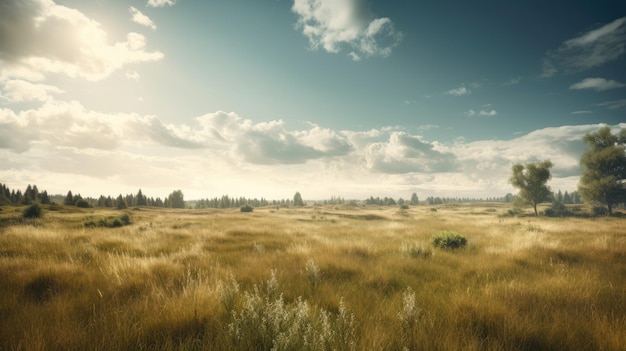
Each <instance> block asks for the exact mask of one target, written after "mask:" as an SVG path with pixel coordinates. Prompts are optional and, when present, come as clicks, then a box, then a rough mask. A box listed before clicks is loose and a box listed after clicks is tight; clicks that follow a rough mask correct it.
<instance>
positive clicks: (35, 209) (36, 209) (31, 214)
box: [22, 202, 43, 218]
mask: <svg viewBox="0 0 626 351" xmlns="http://www.w3.org/2000/svg"><path fill="white" fill-rule="evenodd" d="M22 217H24V218H41V217H43V208H42V207H41V205H40V204H39V203H37V202H35V203H33V204H32V205H30V206H28V207H26V209H24V212H23V213H22Z"/></svg>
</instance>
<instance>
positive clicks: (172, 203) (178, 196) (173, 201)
mask: <svg viewBox="0 0 626 351" xmlns="http://www.w3.org/2000/svg"><path fill="white" fill-rule="evenodd" d="M168 200H169V206H168V207H171V208H185V197H184V195H183V192H182V191H181V190H174V191H173V192H172V193H171V194H170V195H169V196H168Z"/></svg>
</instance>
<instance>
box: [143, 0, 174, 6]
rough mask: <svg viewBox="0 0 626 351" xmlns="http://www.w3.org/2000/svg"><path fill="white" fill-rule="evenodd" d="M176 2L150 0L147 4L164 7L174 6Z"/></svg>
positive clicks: (172, 0) (171, 0)
mask: <svg viewBox="0 0 626 351" xmlns="http://www.w3.org/2000/svg"><path fill="white" fill-rule="evenodd" d="M174 4H176V0H148V4H147V6H150V7H164V6H174Z"/></svg>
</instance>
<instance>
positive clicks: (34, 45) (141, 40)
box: [0, 0, 163, 81]
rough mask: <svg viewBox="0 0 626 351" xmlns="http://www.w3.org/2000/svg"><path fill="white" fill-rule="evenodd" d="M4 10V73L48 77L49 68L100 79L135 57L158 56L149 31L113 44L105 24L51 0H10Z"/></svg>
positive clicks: (0, 34)
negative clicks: (149, 43)
mask: <svg viewBox="0 0 626 351" xmlns="http://www.w3.org/2000/svg"><path fill="white" fill-rule="evenodd" d="M2 10H3V11H0V38H2V39H3V40H0V67H1V68H0V79H4V80H6V79H9V78H12V77H13V78H23V79H27V80H31V81H35V80H43V79H45V77H46V75H47V74H49V73H62V74H65V75H67V76H70V77H83V78H85V79H88V80H92V81H97V80H101V79H104V78H106V77H108V76H109V75H110V74H111V73H112V72H114V71H116V70H118V69H120V68H122V67H123V66H125V65H127V64H131V63H142V62H152V61H159V60H161V59H162V58H163V54H162V53H161V52H159V51H152V52H150V51H146V50H145V44H146V40H145V37H144V36H143V35H141V34H138V33H128V34H127V36H126V38H125V40H124V41H118V42H115V43H114V44H109V42H108V38H107V33H106V32H105V31H104V30H103V29H102V27H101V26H100V24H99V23H98V22H96V21H94V20H92V19H90V18H89V17H87V16H86V15H84V14H83V13H82V12H80V11H78V10H76V9H72V8H69V7H65V6H62V5H57V4H56V3H54V2H53V1H51V0H27V1H26V2H23V1H20V0H6V2H5V3H4V6H3V9H2Z"/></svg>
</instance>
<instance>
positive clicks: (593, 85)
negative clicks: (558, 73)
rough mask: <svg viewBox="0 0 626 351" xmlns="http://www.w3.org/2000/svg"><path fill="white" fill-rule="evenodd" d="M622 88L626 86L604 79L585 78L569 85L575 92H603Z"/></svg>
mask: <svg viewBox="0 0 626 351" xmlns="http://www.w3.org/2000/svg"><path fill="white" fill-rule="evenodd" d="M623 87H626V84H624V83H620V82H617V81H614V80H606V79H604V78H586V79H583V80H582V81H580V82H578V83H576V84H572V85H570V87H569V88H570V89H575V90H581V89H593V90H595V91H605V90H610V89H617V88H623Z"/></svg>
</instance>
